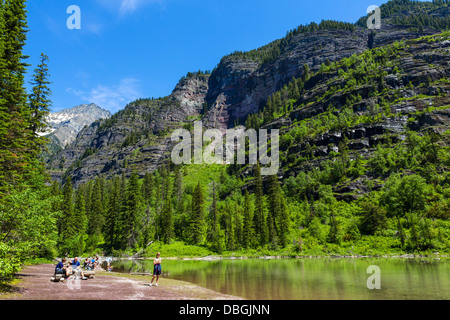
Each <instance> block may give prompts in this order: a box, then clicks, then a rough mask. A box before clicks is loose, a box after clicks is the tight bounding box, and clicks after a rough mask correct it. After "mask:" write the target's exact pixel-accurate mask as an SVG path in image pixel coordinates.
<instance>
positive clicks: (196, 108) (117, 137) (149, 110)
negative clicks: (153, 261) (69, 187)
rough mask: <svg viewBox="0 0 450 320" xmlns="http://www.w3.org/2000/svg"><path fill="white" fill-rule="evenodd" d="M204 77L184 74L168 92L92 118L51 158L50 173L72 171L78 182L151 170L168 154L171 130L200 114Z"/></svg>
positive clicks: (59, 174) (64, 174) (57, 176)
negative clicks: (154, 98)
mask: <svg viewBox="0 0 450 320" xmlns="http://www.w3.org/2000/svg"><path fill="white" fill-rule="evenodd" d="M208 78H209V75H195V76H190V77H187V78H183V79H182V80H181V81H180V82H179V83H178V84H177V86H176V87H175V89H174V90H173V92H172V94H171V95H170V96H168V97H165V98H161V99H156V100H153V99H139V100H137V101H134V102H132V103H130V104H129V105H127V106H126V107H125V108H124V109H123V110H121V111H119V112H118V113H116V114H114V115H113V116H112V117H111V118H109V119H106V120H100V121H95V122H94V123H92V124H91V125H90V126H88V127H86V128H84V129H83V130H81V132H80V133H79V134H78V137H77V139H76V140H75V141H74V142H73V143H71V144H70V145H69V146H68V147H66V148H65V149H64V150H62V151H61V152H60V153H59V154H58V155H57V156H55V157H54V158H53V159H52V161H51V162H50V163H49V164H48V168H49V169H51V170H50V174H51V175H52V177H53V178H55V179H57V180H63V179H65V178H66V177H67V176H68V175H71V176H72V179H73V180H74V181H75V183H76V184H78V183H81V182H85V181H87V180H89V179H92V178H94V177H96V176H98V175H103V176H106V177H109V176H112V175H115V174H120V173H121V172H125V173H126V174H127V175H129V174H131V172H132V170H137V171H138V172H139V173H145V172H146V171H153V170H154V169H156V167H157V166H158V165H160V164H161V163H164V162H165V160H166V159H167V158H168V157H169V156H170V153H171V150H172V147H173V145H172V143H171V132H172V131H173V130H174V129H178V128H182V127H183V125H185V123H187V122H189V121H191V119H192V120H193V119H196V118H198V117H199V116H200V113H201V112H202V110H203V104H204V98H205V96H206V93H207V88H208Z"/></svg>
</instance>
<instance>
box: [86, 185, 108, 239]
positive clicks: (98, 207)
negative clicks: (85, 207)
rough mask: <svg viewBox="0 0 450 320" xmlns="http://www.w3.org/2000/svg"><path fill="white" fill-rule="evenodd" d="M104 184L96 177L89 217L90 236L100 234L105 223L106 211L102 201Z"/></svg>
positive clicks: (88, 231)
mask: <svg viewBox="0 0 450 320" xmlns="http://www.w3.org/2000/svg"><path fill="white" fill-rule="evenodd" d="M101 187H102V185H101V181H100V179H96V180H95V183H94V187H93V189H92V194H91V208H90V209H91V210H90V215H89V217H88V221H89V222H88V230H87V233H88V235H90V236H96V237H98V236H100V234H101V231H102V227H103V223H104V212H105V209H104V207H103V202H102V188H101Z"/></svg>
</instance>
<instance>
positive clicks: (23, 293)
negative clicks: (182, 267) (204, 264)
mask: <svg viewBox="0 0 450 320" xmlns="http://www.w3.org/2000/svg"><path fill="white" fill-rule="evenodd" d="M54 268H55V266H54V265H53V264H38V265H32V266H26V267H25V268H24V269H23V270H22V271H20V272H19V273H18V274H17V275H16V281H15V282H14V283H12V284H11V285H10V288H9V290H8V291H7V292H0V301H2V300H4V301H8V300H245V298H243V297H238V296H232V295H227V294H223V293H220V292H217V291H213V290H210V289H207V288H204V287H201V286H198V285H196V284H193V283H190V282H186V281H181V280H175V279H170V278H160V280H159V286H158V287H150V286H148V283H150V281H151V278H152V277H151V276H140V275H131V274H125V273H118V272H106V271H104V270H100V269H99V270H98V272H97V270H96V274H95V278H94V279H89V280H85V281H81V280H78V282H77V280H73V279H72V280H68V281H67V283H63V282H56V283H55V282H51V281H50V277H51V276H52V275H53V273H54Z"/></svg>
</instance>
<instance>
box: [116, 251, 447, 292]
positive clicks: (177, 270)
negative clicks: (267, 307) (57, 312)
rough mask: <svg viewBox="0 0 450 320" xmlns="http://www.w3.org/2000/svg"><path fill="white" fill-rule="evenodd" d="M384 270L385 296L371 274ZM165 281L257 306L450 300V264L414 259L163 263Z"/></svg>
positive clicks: (146, 267)
mask: <svg viewBox="0 0 450 320" xmlns="http://www.w3.org/2000/svg"><path fill="white" fill-rule="evenodd" d="M113 265H114V271H119V272H120V271H122V272H139V273H141V272H142V273H151V272H152V271H153V261H152V260H144V261H142V260H139V261H116V262H114V264H113ZM371 265H377V266H378V267H380V271H381V273H380V280H381V289H380V290H376V289H375V290H369V289H368V288H367V279H368V278H369V277H370V276H371V274H368V273H367V268H368V267H369V266H371ZM162 269H163V277H168V278H173V279H178V280H184V281H188V282H192V283H195V284H197V285H200V286H203V287H205V288H208V289H211V290H214V291H218V292H221V293H225V294H230V295H236V296H241V297H244V298H247V299H253V300H261V299H266V300H324V299H327V300H337V299H344V300H367V299H377V300H381V299H400V300H407V299H413V300H426V299H446V300H447V299H450V272H449V271H450V263H449V261H433V262H426V263H425V262H424V261H419V260H414V259H395V258H391V259H386V258H384V259H383V258H379V259H378V258H359V259H346V258H342V259H337V258H316V259H278V260H264V259H246V260H219V261H198V260H163V264H162Z"/></svg>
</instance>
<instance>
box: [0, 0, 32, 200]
mask: <svg viewBox="0 0 450 320" xmlns="http://www.w3.org/2000/svg"><path fill="white" fill-rule="evenodd" d="M25 2H26V1H25V0H4V1H2V2H1V7H0V15H1V18H0V27H1V31H2V32H1V34H0V192H1V191H2V189H3V190H6V189H7V188H9V187H10V186H11V185H14V184H17V183H18V182H20V180H21V179H22V178H23V175H26V174H27V172H28V170H29V168H30V167H29V164H30V162H32V161H33V160H35V158H36V156H37V153H36V149H37V148H36V147H34V146H33V143H34V142H33V141H32V139H31V131H30V130H29V122H28V120H29V112H28V111H29V110H28V106H27V96H26V91H25V88H24V85H25V84H24V75H25V72H26V67H27V64H26V63H25V62H24V61H25V59H26V58H28V57H27V56H24V55H23V47H24V46H25V42H26V33H27V28H28V26H27V17H26V4H25Z"/></svg>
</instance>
